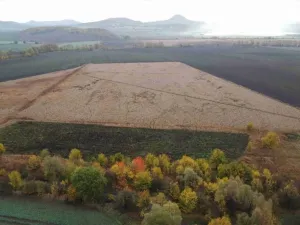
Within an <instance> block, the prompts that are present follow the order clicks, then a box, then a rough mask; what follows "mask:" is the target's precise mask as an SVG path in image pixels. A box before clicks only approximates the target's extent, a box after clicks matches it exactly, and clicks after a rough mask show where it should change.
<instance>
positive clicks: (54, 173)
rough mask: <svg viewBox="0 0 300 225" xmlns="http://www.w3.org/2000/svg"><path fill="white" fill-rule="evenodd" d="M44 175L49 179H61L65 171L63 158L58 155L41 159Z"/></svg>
mask: <svg viewBox="0 0 300 225" xmlns="http://www.w3.org/2000/svg"><path fill="white" fill-rule="evenodd" d="M43 170H44V176H45V178H46V179H47V180H49V181H56V180H61V179H62V178H63V177H64V176H65V173H66V170H65V167H64V164H63V159H62V158H60V157H58V156H53V157H51V156H47V157H46V158H45V159H44V161H43Z"/></svg>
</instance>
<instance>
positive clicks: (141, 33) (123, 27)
mask: <svg viewBox="0 0 300 225" xmlns="http://www.w3.org/2000/svg"><path fill="white" fill-rule="evenodd" d="M204 25H205V23H204V22H198V21H191V20H188V19H186V18H185V17H183V16H181V15H175V16H173V17H172V18H170V19H168V20H163V21H155V22H144V23H143V22H141V21H134V20H131V19H127V18H112V19H107V20H102V21H97V22H92V23H82V24H78V25H77V26H78V27H84V28H102V29H107V30H110V31H112V32H114V33H115V34H118V35H129V36H133V37H154V36H158V37H159V36H181V35H193V34H195V33H198V34H201V33H204V32H205V29H204Z"/></svg>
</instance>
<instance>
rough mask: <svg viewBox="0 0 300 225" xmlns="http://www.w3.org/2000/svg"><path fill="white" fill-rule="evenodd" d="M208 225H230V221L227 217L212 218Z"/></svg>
mask: <svg viewBox="0 0 300 225" xmlns="http://www.w3.org/2000/svg"><path fill="white" fill-rule="evenodd" d="M208 225H231V221H230V219H229V218H228V217H225V216H224V217H222V218H216V219H212V220H211V221H210V222H209V224H208Z"/></svg>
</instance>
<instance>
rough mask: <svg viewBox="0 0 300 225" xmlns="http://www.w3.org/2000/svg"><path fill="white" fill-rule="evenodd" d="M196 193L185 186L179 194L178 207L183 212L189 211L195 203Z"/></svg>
mask: <svg viewBox="0 0 300 225" xmlns="http://www.w3.org/2000/svg"><path fill="white" fill-rule="evenodd" d="M197 200H198V198H197V194H196V192H194V191H193V190H192V189H191V188H190V187H186V188H185V189H184V190H183V191H182V192H181V194H180V196H179V207H180V209H181V210H182V211H183V212H184V213H191V212H193V210H194V209H195V208H196V205H197Z"/></svg>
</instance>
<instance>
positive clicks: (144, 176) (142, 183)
mask: <svg viewBox="0 0 300 225" xmlns="http://www.w3.org/2000/svg"><path fill="white" fill-rule="evenodd" d="M151 183H152V177H151V175H150V173H149V171H144V172H139V173H137V175H136V177H135V180H134V187H135V188H136V189H137V190H146V189H149V188H150V187H151Z"/></svg>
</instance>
